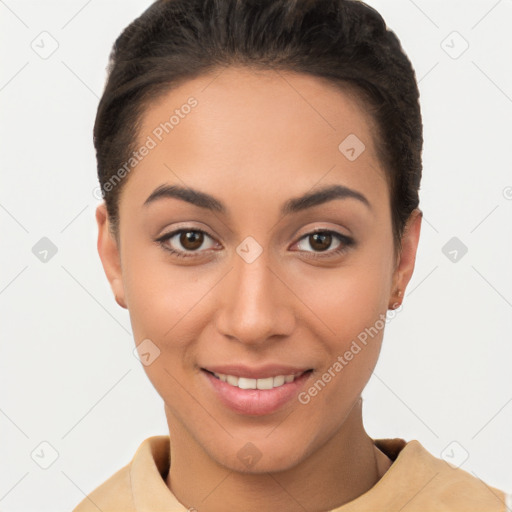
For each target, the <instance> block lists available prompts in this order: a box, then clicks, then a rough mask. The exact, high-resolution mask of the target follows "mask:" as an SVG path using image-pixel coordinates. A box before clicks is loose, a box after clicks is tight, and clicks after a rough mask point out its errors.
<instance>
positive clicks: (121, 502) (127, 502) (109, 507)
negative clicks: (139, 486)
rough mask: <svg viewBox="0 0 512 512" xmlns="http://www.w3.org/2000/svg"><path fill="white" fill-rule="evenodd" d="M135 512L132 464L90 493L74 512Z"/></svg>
mask: <svg viewBox="0 0 512 512" xmlns="http://www.w3.org/2000/svg"><path fill="white" fill-rule="evenodd" d="M98 510H104V511H105V512H107V511H108V512H132V511H133V512H135V510H136V509H135V505H134V503H133V494H132V491H131V482H130V464H127V465H126V466H124V467H123V468H121V469H120V470H119V471H117V472H116V473H114V474H113V475H112V476H111V477H110V478H109V479H108V480H106V481H105V482H103V483H102V484H101V485H100V486H99V487H97V488H96V489H94V491H92V492H91V493H89V494H88V495H87V496H86V497H85V498H84V499H83V500H82V501H81V502H80V503H79V504H78V505H77V506H76V508H74V509H73V512H98Z"/></svg>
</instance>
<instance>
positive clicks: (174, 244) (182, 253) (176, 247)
mask: <svg viewBox="0 0 512 512" xmlns="http://www.w3.org/2000/svg"><path fill="white" fill-rule="evenodd" d="M208 239H209V240H210V245H209V246H208V244H206V247H203V246H204V245H205V242H207V241H208ZM156 242H158V243H159V244H160V245H161V246H162V247H163V248H164V249H165V250H166V251H169V252H170V253H172V254H173V255H175V256H179V257H191V256H199V255H200V254H201V253H202V252H204V251H202V250H199V249H201V248H202V249H211V248H212V247H213V246H214V245H215V241H214V240H213V238H212V237H211V236H210V235H209V234H208V233H205V232H204V231H202V230H200V229H187V228H184V229H178V230H176V231H173V232H172V233H167V234H165V235H163V236H161V237H160V238H158V239H157V240H156Z"/></svg>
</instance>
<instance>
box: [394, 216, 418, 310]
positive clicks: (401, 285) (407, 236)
mask: <svg viewBox="0 0 512 512" xmlns="http://www.w3.org/2000/svg"><path fill="white" fill-rule="evenodd" d="M422 218H423V212H422V211H421V210H420V209H419V208H416V209H414V210H413V211H412V212H411V215H410V216H409V219H408V221H407V224H406V226H405V229H404V234H403V236H402V250H401V252H400V256H399V260H398V263H397V266H396V269H395V272H394V276H393V287H392V296H391V298H390V305H389V306H388V309H396V308H397V307H398V306H397V305H398V304H401V302H402V300H403V296H404V294H405V288H406V287H407V285H408V283H409V281H410V279H411V277H412V274H413V271H414V265H415V263H416V251H417V249H418V243H419V239H420V231H421V221H422Z"/></svg>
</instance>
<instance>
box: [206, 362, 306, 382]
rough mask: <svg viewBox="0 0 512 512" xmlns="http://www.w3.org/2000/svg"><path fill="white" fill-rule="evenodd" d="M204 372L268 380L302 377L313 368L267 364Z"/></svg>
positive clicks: (221, 366)
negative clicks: (290, 376)
mask: <svg viewBox="0 0 512 512" xmlns="http://www.w3.org/2000/svg"><path fill="white" fill-rule="evenodd" d="M202 369H203V370H207V371H209V372H212V373H217V374H222V375H233V376H235V377H246V378H248V379H266V378H269V377H276V376H278V375H300V374H302V373H304V372H306V371H308V370H310V369H311V368H307V367H298V366H286V365H282V364H267V365H265V366H245V365H234V364H228V365H215V366H208V367H206V366H203V367H202Z"/></svg>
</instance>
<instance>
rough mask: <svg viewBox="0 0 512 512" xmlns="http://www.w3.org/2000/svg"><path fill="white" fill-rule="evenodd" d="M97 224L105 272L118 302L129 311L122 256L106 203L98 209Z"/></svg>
mask: <svg viewBox="0 0 512 512" xmlns="http://www.w3.org/2000/svg"><path fill="white" fill-rule="evenodd" d="M96 222H97V224H98V244H97V247H98V254H99V256H100V260H101V264H102V265H103V270H104V271H105V275H106V276H107V279H108V281H109V283H110V287H111V289H112V292H113V293H114V298H115V300H116V302H117V303H118V304H119V305H120V306H121V307H123V308H125V309H127V306H126V301H125V297H124V286H123V275H122V268H121V256H120V253H119V247H118V245H117V241H116V240H115V238H114V237H113V236H112V233H111V232H110V229H109V228H110V225H109V218H108V212H107V208H106V205H105V202H103V203H101V204H100V205H99V206H98V207H97V208H96Z"/></svg>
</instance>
